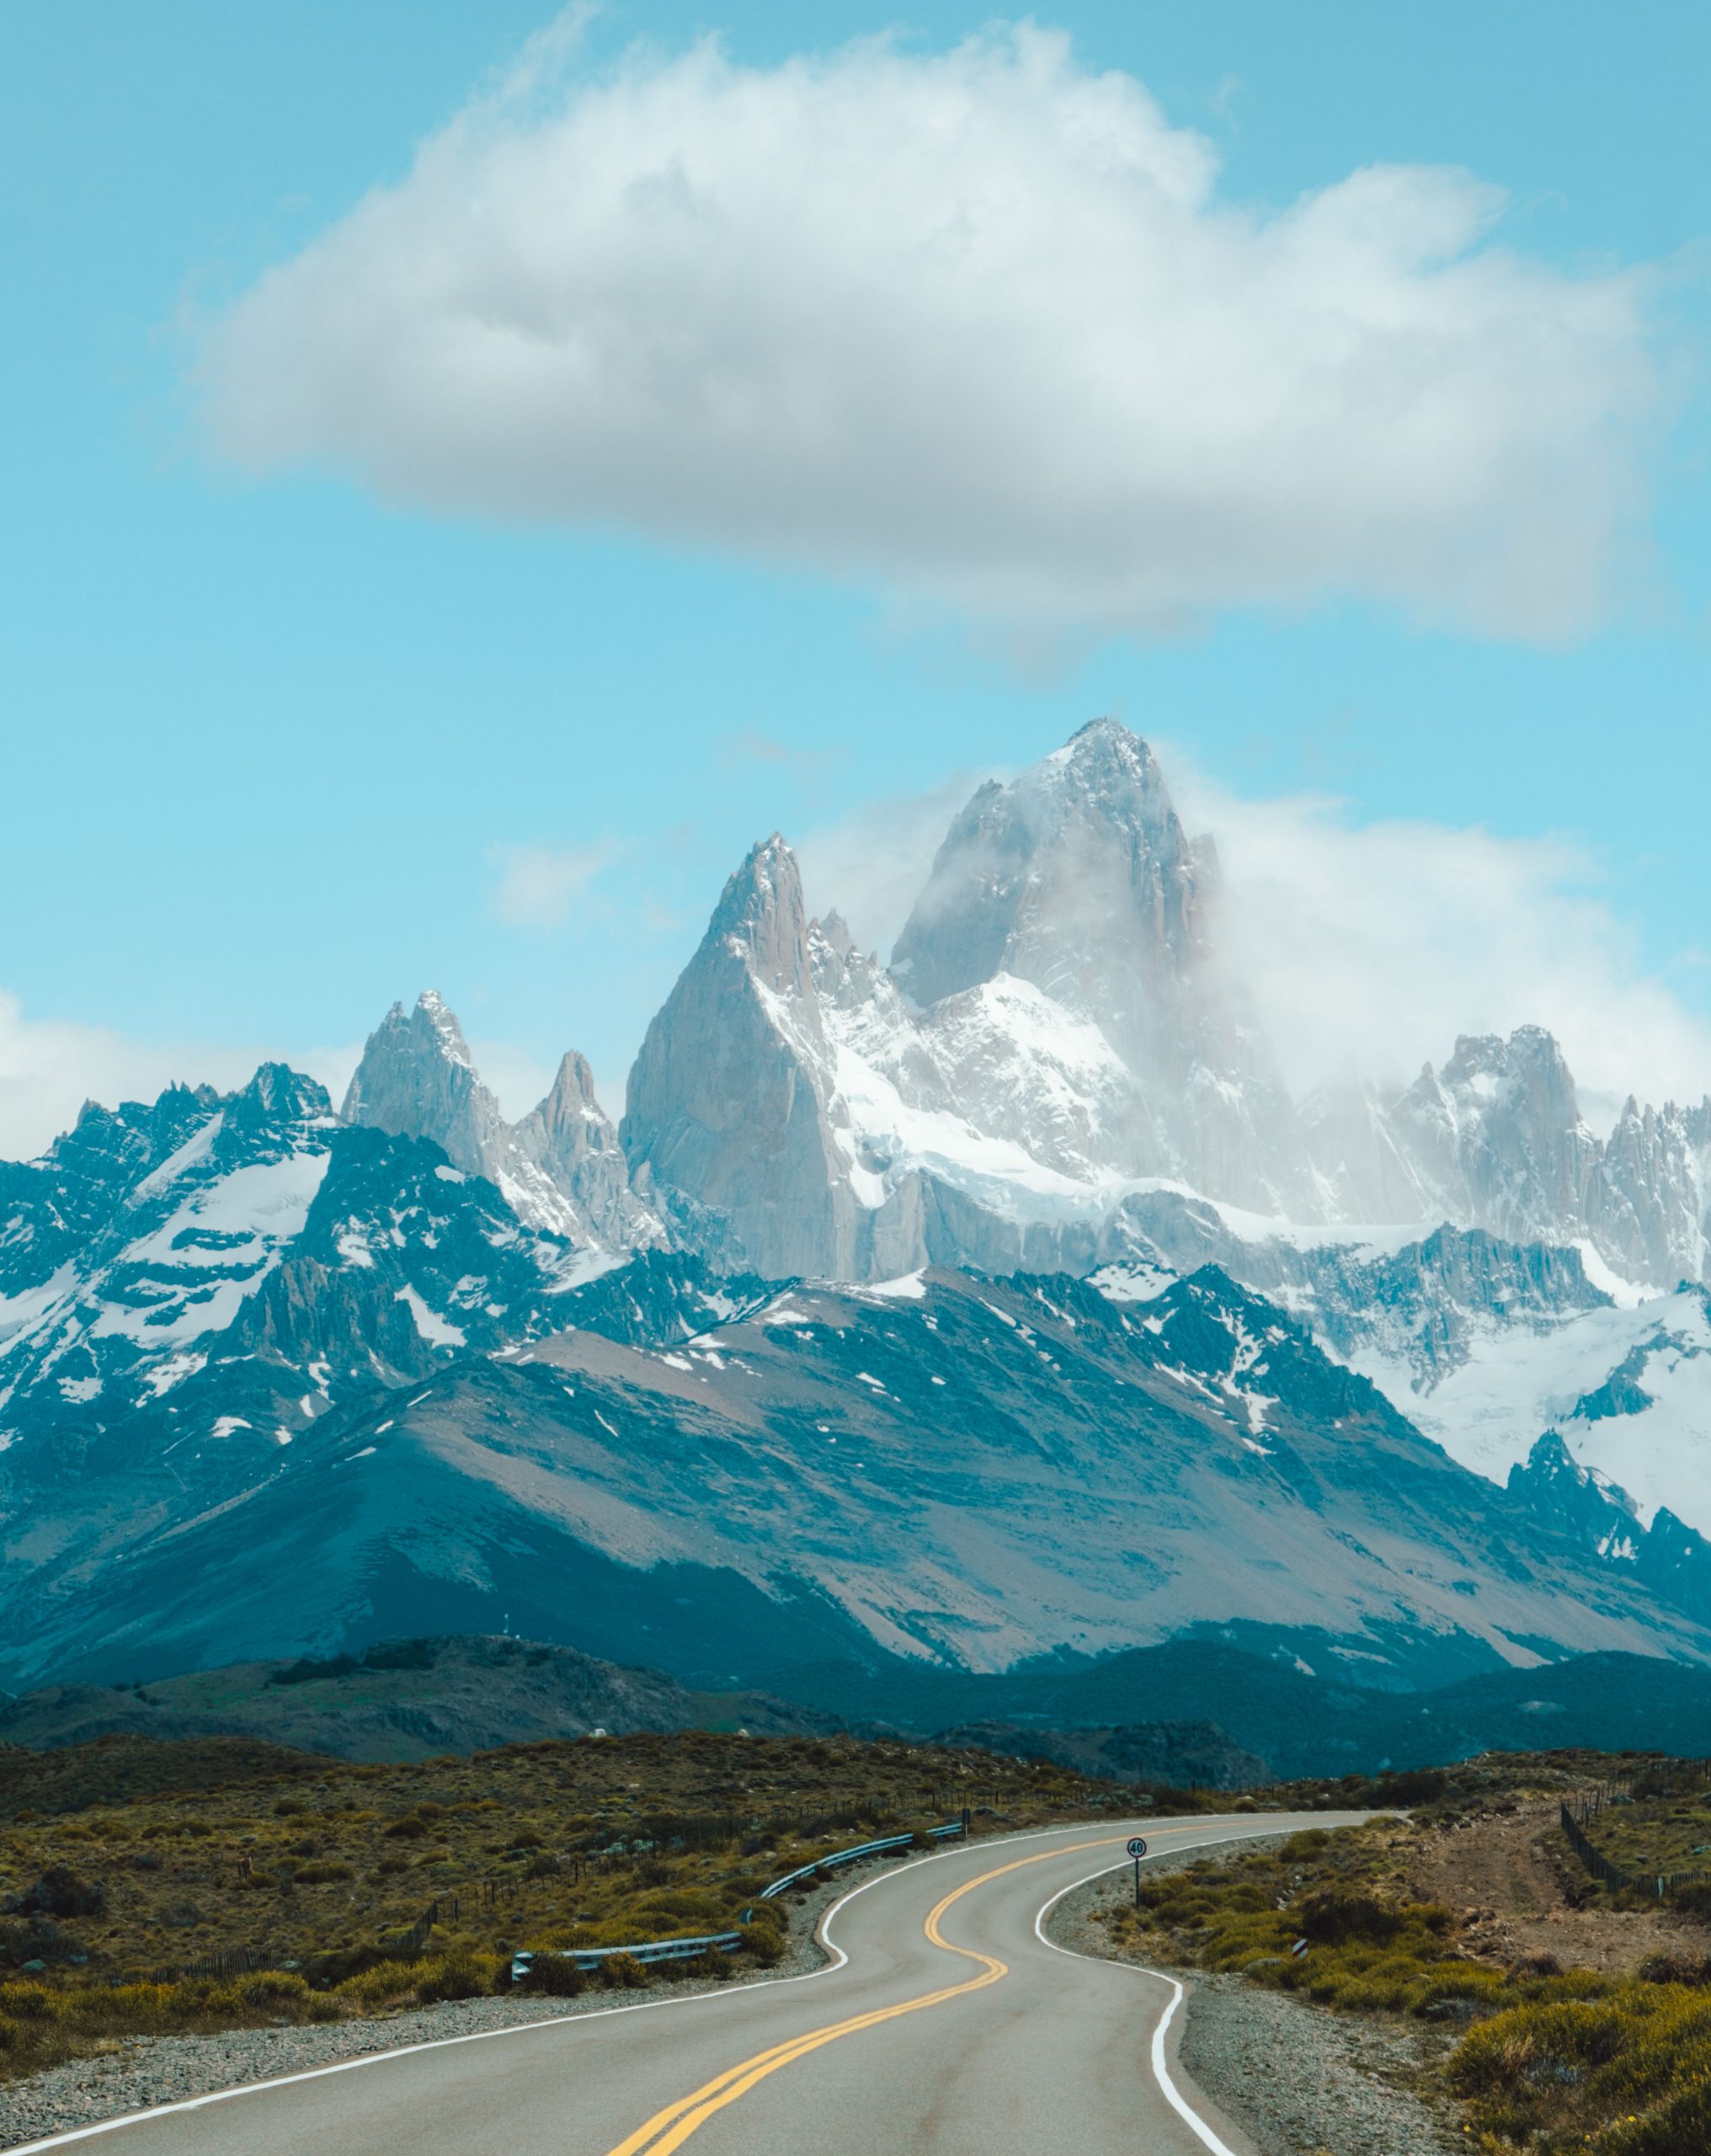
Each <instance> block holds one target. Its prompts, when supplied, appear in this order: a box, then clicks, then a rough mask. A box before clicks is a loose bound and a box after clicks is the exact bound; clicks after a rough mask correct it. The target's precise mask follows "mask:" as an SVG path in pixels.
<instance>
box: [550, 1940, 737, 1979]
mask: <svg viewBox="0 0 1711 2156" xmlns="http://www.w3.org/2000/svg"><path fill="white" fill-rule="evenodd" d="M742 1944H743V1935H742V1933H741V1932H740V1931H710V1932H707V1933H706V1934H705V1935H703V1936H702V1937H701V1938H700V1939H650V1940H646V1941H645V1942H644V1943H643V1944H642V1945H640V1946H582V1947H573V1948H568V1949H567V1950H566V1951H563V1952H562V1953H547V1954H544V1955H540V1954H530V1953H521V1954H514V1955H513V1956H511V1982H512V1983H514V1984H520V1983H522V1981H523V1979H524V1977H526V1976H527V1975H528V1973H529V1972H530V1970H531V1969H532V1968H533V1967H534V1966H535V1964H536V1961H542V1960H544V1961H574V1962H575V1964H576V1966H577V1967H578V1969H580V1970H581V1971H582V1972H583V1974H584V1976H591V1975H592V1974H593V1973H594V1972H595V1971H596V1970H597V1969H598V1968H599V1967H600V1964H601V1962H602V1961H616V1958H617V1957H618V1956H619V1955H621V1954H626V1955H627V1956H629V1958H630V1959H631V1961H693V1960H694V1959H695V1957H696V1955H698V1954H707V1953H720V1954H729V1953H733V1952H734V1951H735V1950H736V1949H737V1948H738V1947H739V1946H740V1945H742Z"/></svg>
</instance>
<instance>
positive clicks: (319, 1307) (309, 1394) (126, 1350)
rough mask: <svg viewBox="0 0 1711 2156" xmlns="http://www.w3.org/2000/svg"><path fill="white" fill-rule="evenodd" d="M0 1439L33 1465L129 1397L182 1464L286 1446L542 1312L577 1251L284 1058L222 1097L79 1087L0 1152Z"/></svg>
mask: <svg viewBox="0 0 1711 2156" xmlns="http://www.w3.org/2000/svg"><path fill="white" fill-rule="evenodd" d="M0 1205H3V1208H4V1214H3V1217H4V1220H5V1225H4V1229H3V1231H0V1453H3V1452H5V1451H6V1450H7V1449H8V1448H10V1447H12V1446H13V1445H18V1446H19V1450H20V1452H24V1451H27V1452H29V1454H30V1455H31V1464H32V1465H33V1466H34V1465H36V1464H37V1462H38V1458H39V1455H40V1453H41V1451H42V1449H43V1448H44V1447H45V1448H46V1449H47V1451H48V1452H49V1454H51V1455H52V1456H53V1457H55V1458H57V1459H61V1460H65V1459H67V1458H75V1457H77V1456H81V1454H82V1452H83V1450H84V1449H87V1448H88V1446H90V1445H92V1444H108V1445H109V1446H110V1445H111V1444H113V1443H115V1442H117V1441H118V1439H117V1433H120V1432H122V1431H124V1430H125V1429H126V1428H133V1427H137V1425H138V1417H142V1418H143V1420H144V1422H148V1426H149V1428H152V1429H153V1430H154V1431H155V1432H156V1433H157V1435H159V1436H162V1437H163V1439H164V1440H165V1441H167V1442H169V1443H170V1444H171V1446H172V1448H173V1453H174V1456H175V1459H176V1460H177V1463H178V1466H179V1468H180V1469H183V1468H187V1467H189V1465H191V1464H192V1463H193V1462H194V1461H195V1460H198V1459H200V1458H201V1457H202V1455H203V1454H205V1452H206V1451H207V1450H208V1449H209V1448H211V1447H212V1448H215V1449H223V1450H224V1451H226V1452H227V1453H229V1452H231V1451H232V1450H234V1449H237V1450H240V1451H242V1450H244V1449H249V1448H254V1447H257V1446H260V1447H263V1448H272V1447H275V1446H276V1445H279V1444H288V1443H290V1440H291V1439H292V1438H293V1437H294V1436H296V1435H297V1434H299V1433H301V1431H302V1430H303V1429H304V1428H306V1427H307V1426H308V1425H309V1424H310V1423H312V1422H313V1421H314V1420H315V1419H316V1418H317V1417H318V1416H319V1415H321V1414H323V1413H324V1412H326V1411H327V1410H328V1407H329V1406H332V1405H333V1404H334V1403H335V1402H337V1401H345V1400H349V1399H350V1398H352V1397H354V1396H355V1395H356V1394H358V1393H368V1392H371V1391H373V1390H376V1387H378V1386H382V1385H390V1384H396V1383H398V1382H400V1381H402V1380H406V1379H410V1378H413V1377H416V1376H419V1375H421V1374H423V1373H424V1372H425V1371H427V1370H429V1369H434V1368H435V1367H437V1366H438V1365H439V1364H440V1363H443V1362H444V1361H445V1359H446V1358H448V1357H449V1356H450V1355H451V1354H453V1353H461V1352H464V1351H466V1350H471V1349H474V1350H477V1351H488V1352H491V1351H493V1350H494V1349H497V1348H500V1347H502V1346H504V1345H506V1344H508V1343H509V1344H514V1343H515V1342H519V1341H521V1340H525V1339H526V1338H528V1337H530V1335H531V1334H532V1333H535V1332H539V1331H546V1330H548V1329H550V1328H551V1326H552V1325H554V1324H556V1323H557V1322H558V1319H557V1309H558V1307H559V1305H558V1302H557V1298H559V1297H560V1296H562V1294H563V1293H564V1292H565V1291H566V1290H567V1289H568V1288H570V1287H571V1286H572V1285H573V1283H574V1282H575V1281H576V1280H577V1279H578V1278H580V1277H582V1274H583V1272H584V1270H585V1269H586V1268H585V1263H584V1255H583V1253H580V1252H578V1251H577V1250H576V1249H575V1248H573V1246H569V1245H568V1244H567V1243H565V1242H564V1241H562V1240H561V1239H559V1238H557V1237H553V1236H550V1235H545V1234H542V1233H541V1232H539V1231H536V1230H531V1229H530V1228H529V1227H527V1226H526V1225H525V1224H524V1223H522V1222H521V1221H520V1220H519V1219H518V1218H517V1217H516V1215H515V1214H514V1212H513V1211H512V1209H510V1207H509V1206H508V1205H507V1204H506V1203H505V1202H504V1198H503V1197H502V1196H501V1195H500V1193H498V1191H497V1190H496V1189H495V1188H494V1187H493V1185H492V1184H491V1183H489V1182H486V1181H484V1180H482V1179H479V1178H477V1177H473V1176H470V1175H467V1174H466V1173H465V1172H464V1171H462V1170H461V1169H459V1168H456V1167H454V1166H451V1164H450V1162H449V1161H448V1160H447V1159H446V1156H445V1152H444V1151H443V1150H441V1149H440V1147H439V1146H438V1145H433V1144H431V1143H424V1142H422V1141H419V1140H417V1139H408V1138H395V1137H391V1136H388V1135H386V1134H383V1133H381V1132H380V1131H378V1130H369V1129H360V1128H356V1127H354V1126H351V1125H349V1124H344V1123H340V1122H339V1121H338V1118H335V1117H334V1115H333V1113H332V1109H331V1105H330V1103H329V1102H328V1097H327V1095H326V1093H325V1092H324V1091H322V1088H321V1087H320V1086H317V1084H315V1082H314V1081H312V1080H311V1079H307V1078H304V1077H301V1076H300V1075H297V1074H296V1073H295V1072H292V1071H290V1070H286V1069H285V1068H284V1067H283V1066H282V1065H278V1064H267V1065H263V1067H262V1068H261V1069H260V1070H259V1071H257V1073H256V1075H255V1076H254V1077H253V1079H252V1080H251V1081H250V1083H249V1084H248V1086H245V1087H244V1088H243V1091H240V1092H237V1093H233V1094H230V1095H226V1096H223V1097H222V1096H221V1095H218V1094H216V1093H215V1092H213V1091H211V1090H210V1089H209V1088H206V1087H203V1088H201V1089H200V1090H198V1091H189V1089H187V1088H184V1087H182V1086H178V1087H173V1088H171V1089H170V1090H168V1091H167V1092H166V1093H163V1095H162V1096H161V1097H160V1099H159V1100H158V1101H157V1102H156V1103H155V1104H154V1106H153V1107H151V1108H143V1107H138V1106H136V1104H135V1103H130V1104H127V1105H125V1107H120V1108H119V1109H118V1110H116V1111H112V1112H109V1111H108V1110H106V1109H103V1108H99V1107H93V1105H92V1106H90V1107H86V1108H85V1109H84V1111H83V1115H82V1116H81V1118H79V1120H78V1122H77V1127H76V1129H74V1130H72V1132H71V1133H69V1134H67V1136H66V1137H64V1138H61V1139H59V1140H58V1141H57V1142H56V1144H55V1145H53V1146H52V1147H51V1148H50V1150H48V1152H47V1153H46V1154H45V1155H43V1156H42V1158H41V1159H40V1160H39V1161H30V1162H27V1163H23V1164H19V1165H12V1164H8V1165H7V1166H5V1167H4V1168H3V1169H0ZM151 1410H157V1411H158V1412H157V1414H156V1415H155V1416H154V1417H153V1419H152V1421H150V1419H149V1416H148V1413H147V1411H151ZM26 1438H29V1439H31V1440H34V1441H36V1442H34V1443H32V1444H30V1445H29V1446H28V1447H26V1446H24V1445H23V1444H21V1441H22V1440H24V1439H26ZM142 1443H143V1447H144V1449H145V1450H147V1449H150V1448H151V1447H152V1444H153V1440H152V1439H149V1438H145V1439H143V1440H142Z"/></svg>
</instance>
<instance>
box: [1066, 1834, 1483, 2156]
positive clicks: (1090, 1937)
mask: <svg viewBox="0 0 1711 2156" xmlns="http://www.w3.org/2000/svg"><path fill="white" fill-rule="evenodd" d="M1283 1838H1284V1837H1282V1836H1281V1835H1280V1836H1278V1837H1277V1840H1278V1841H1282V1839H1283ZM1270 1840H1271V1838H1269V1837H1267V1838H1266V1839H1265V1840H1256V1841H1249V1842H1245V1843H1244V1844H1242V1847H1243V1849H1245V1850H1252V1849H1255V1848H1262V1847H1265V1846H1266V1845H1267V1844H1268V1843H1269V1842H1270ZM1206 1854H1207V1851H1205V1850H1203V1849H1192V1850H1185V1851H1182V1852H1181V1853H1180V1854H1173V1855H1171V1856H1166V1857H1160V1858H1158V1859H1156V1860H1151V1861H1149V1865H1148V1869H1149V1870H1165V1869H1167V1868H1168V1869H1175V1868H1177V1867H1178V1866H1180V1865H1186V1864H1189V1863H1193V1862H1196V1861H1197V1860H1201V1859H1202V1858H1203V1857H1204V1856H1205V1855H1206ZM1129 1891H1130V1889H1129V1874H1128V1872H1127V1869H1126V1868H1125V1870H1123V1871H1122V1872H1120V1873H1117V1874H1115V1875H1107V1876H1103V1877H1101V1878H1099V1879H1096V1880H1093V1881H1090V1882H1089V1883H1088V1884H1087V1885H1086V1886H1085V1887H1078V1888H1077V1889H1076V1890H1075V1891H1074V1892H1073V1893H1071V1894H1069V1895H1066V1896H1065V1897H1064V1898H1063V1901H1062V1902H1060V1903H1058V1905H1057V1907H1056V1908H1054V1909H1053V1912H1052V1914H1051V1917H1050V1918H1049V1919H1048V1920H1047V1925H1046V1931H1047V1937H1048V1938H1050V1939H1051V1940H1052V1941H1053V1944H1054V1945H1059V1946H1063V1947H1066V1948H1068V1949H1069V1951H1071V1952H1072V1953H1078V1954H1086V1955H1090V1956H1093V1957H1095V1958H1096V1959H1099V1960H1103V1961H1113V1960H1114V1961H1124V1960H1126V1959H1127V1957H1126V1956H1122V1955H1119V1954H1114V1953H1113V1952H1112V1949H1111V1935H1110V1933H1109V1931H1108V1929H1106V1924H1104V1922H1103V1921H1102V1919H1103V1917H1104V1914H1105V1913H1106V1912H1107V1911H1109V1910H1111V1909H1112V1908H1116V1907H1117V1906H1118V1905H1119V1904H1121V1903H1122V1901H1123V1900H1124V1898H1125V1897H1126V1896H1127V1894H1128V1892H1129ZM1169 1973H1170V1974H1171V1975H1172V1976H1174V1977H1176V1979H1177V1981H1178V1982H1179V1983H1181V1984H1182V1985H1183V1986H1184V1987H1185V1988H1186V1993H1187V1998H1186V2002H1185V2005H1184V2008H1183V2009H1182V2012H1181V2014H1179V2015H1178V2024H1179V2028H1178V2031H1177V2032H1176V2036H1177V2041H1176V2050H1175V2056H1176V2060H1177V2061H1178V2062H1179V2063H1180V2067H1181V2077H1182V2078H1183V2079H1185V2080H1186V2081H1187V2082H1189V2083H1191V2084H1192V2091H1191V2090H1189V2089H1185V2090H1184V2094H1185V2095H1187V2096H1188V2097H1189V2100H1191V2101H1192V2100H1193V2099H1194V2094H1195V2093H1198V2094H1200V2095H1203V2096H1204V2097H1205V2098H1206V2100H1207V2111H1208V2115H1209V2116H1211V2117H1212V2119H1213V2123H1214V2124H1216V2122H1217V2118H1216V2115H1217V2114H1218V2113H1219V2112H1222V2113H1223V2115H1224V2116H1227V2117H1228V2118H1229V2120H1230V2121H1233V2123H1234V2125H1235V2126H1236V2127H1237V2128H1238V2129H1239V2132H1240V2133H1241V2134H1242V2135H1243V2136H1244V2137H1245V2138H1246V2140H1247V2141H1248V2142H1249V2143H1250V2145H1251V2146H1252V2147H1253V2148H1255V2149H1257V2150H1258V2151H1259V2152H1260V2156H1446V2152H1447V2151H1449V2150H1451V2149H1465V2148H1466V2145H1467V2143H1466V2139H1465V2137H1464V2136H1463V2134H1462V2133H1461V2132H1460V2131H1459V2128H1458V2125H1457V2123H1456V2121H1453V2120H1452V2118H1451V2117H1450V2116H1449V2113H1448V2111H1447V2107H1444V2106H1441V2105H1434V2104H1431V2103H1430V2102H1428V2101H1427V2100H1426V2099H1425V2098H1423V2097H1422V2096H1421V2095H1419V2094H1418V2093H1417V2091H1416V2089H1415V2086H1414V2085H1413V2084H1415V2082H1416V2081H1417V2080H1418V2079H1419V2078H1420V2075H1421V2066H1422V2064H1423V2063H1424V2062H1423V2058H1422V2047H1425V2046H1427V2045H1430V2044H1432V2043H1435V2042H1437V2041H1441V2039H1440V2038H1439V2036H1437V2034H1436V2032H1435V2031H1415V2030H1414V2029H1411V2028H1410V2027H1408V2026H1407V2025H1402V2024H1400V2023H1398V2022H1395V2021H1392V2020H1377V2019H1375V2018H1373V2017H1365V2016H1363V2017H1362V2018H1361V2019H1359V2020H1356V2019H1355V2018H1354V2017H1352V2016H1346V2015H1335V2014H1332V2013H1330V2011H1328V2010H1327V2009H1324V2008H1321V2007H1316V2006H1310V2005H1308V2004H1304V2003H1303V2001H1301V2000H1299V1999H1291V1998H1288V1997H1287V1996H1285V1995H1284V1994H1282V1993H1277V1992H1270V1991H1266V1990H1262V1989H1261V1988H1260V1987H1259V1986H1258V1985H1256V1984H1251V1983H1245V1982H1244V1981H1243V1979H1242V1978H1241V1977H1218V1976H1205V1975H1202V1974H1201V1973H1199V1972H1196V1971H1192V1970H1186V1969H1172V1970H1171V1971H1170V1972H1169Z"/></svg>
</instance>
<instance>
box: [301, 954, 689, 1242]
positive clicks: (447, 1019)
mask: <svg viewBox="0 0 1711 2156" xmlns="http://www.w3.org/2000/svg"><path fill="white" fill-rule="evenodd" d="M344 1120H345V1121H346V1122H347V1123H363V1124H366V1125H369V1126H370V1127H371V1128H373V1129H378V1130H384V1131H386V1132H389V1133H390V1134H392V1136H394V1137H397V1138H428V1139H432V1140H433V1141H434V1144H435V1145H438V1146H440V1148H441V1150H443V1151H444V1152H445V1155H446V1157H447V1158H448V1159H449V1160H450V1161H452V1162H453V1164H454V1165H455V1166H457V1167H460V1168H461V1169H462V1170H463V1171H465V1173H466V1174H468V1175H479V1176H485V1177H488V1180H489V1181H490V1182H495V1183H497V1184H498V1187H499V1188H500V1190H501V1191H502V1192H503V1193H504V1197H505V1199H506V1201H507V1203H509V1205H510V1206H511V1207H512V1208H513V1209H514V1211H515V1212H516V1213H517V1214H518V1216H519V1217H520V1219H523V1220H525V1221H526V1222H527V1223H528V1224H529V1225H530V1226H531V1227H536V1228H544V1229H546V1230H547V1231H548V1232H549V1233H550V1234H552V1235H563V1236H565V1237H566V1238H568V1240H569V1241H571V1242H573V1243H576V1244H578V1245H582V1244H595V1245H598V1246H601V1247H603V1248H612V1249H633V1248H643V1247H648V1246H651V1245H653V1244H654V1243H656V1242H658V1240H659V1238H660V1228H659V1224H658V1220H657V1219H655V1217H654V1215H653V1212H652V1210H651V1209H650V1208H649V1207H648V1205H647V1204H645V1203H643V1202H642V1200H640V1199H639V1198H637V1197H636V1195H635V1193H633V1192H632V1190H631V1188H630V1178H629V1173H628V1170H627V1168H626V1165H625V1161H624V1155H623V1150H622V1148H621V1146H620V1145H619V1143H618V1137H617V1133H616V1131H615V1130H614V1129H613V1128H612V1125H611V1123H610V1120H609V1119H608V1118H607V1117H606V1116H605V1113H604V1112H603V1111H602V1110H601V1108H600V1103H599V1102H597V1101H596V1100H595V1098H594V1074H593V1072H592V1071H591V1070H589V1065H588V1062H587V1060H586V1059H585V1058H584V1057H583V1056H581V1055H578V1054H576V1052H575V1051H574V1050H573V1051H572V1052H571V1053H570V1054H568V1055H566V1056H565V1058H564V1059H563V1060H562V1062H561V1063H560V1065H559V1067H558V1075H557V1077H556V1078H555V1079H554V1081H553V1083H552V1087H551V1089H550V1090H549V1091H548V1092H547V1094H546V1098H545V1099H544V1100H542V1101H541V1103H540V1105H539V1106H538V1107H536V1108H534V1109H532V1110H531V1111H530V1113H529V1114H528V1115H526V1116H525V1117H524V1118H523V1120H522V1121H521V1122H520V1123H507V1122H506V1120H505V1118H504V1114H503V1113H502V1112H501V1110H500V1107H499V1104H498V1100H497V1099H496V1098H495V1097H494V1096H493V1094H492V1093H491V1092H489V1091H488V1088H487V1087H486V1086H484V1085H483V1084H482V1081H481V1078H480V1076H479V1075H478V1074H477V1070H476V1067H475V1059H474V1058H473V1057H472V1055H471V1054H470V1050H469V1043H468V1042H467V1041H466V1039H465V1038H464V1036H463V1029H462V1027H461V1026H460V1025H459V1024H458V1022H457V1019H456V1017H455V1015H454V1014H453V1012H452V1011H451V1010H450V1007H449V1006H448V1005H447V1004H446V1002H445V999H444V997H443V996H441V995H439V994H438V992H437V991H436V990H433V989H426V990H424V991H423V993H422V994H421V995H419V996H418V998H417V1000H416V1004H415V1007H414V1008H413V1010H410V1011H406V1010H405V1008H404V1006H403V1005H402V1003H395V1004H394V1005H393V1006H392V1009H391V1010H390V1011H388V1012H387V1013H386V1017H384V1018H383V1019H382V1020H381V1022H380V1024H379V1025H378V1026H377V1027H376V1028H375V1030H374V1032H373V1033H371V1034H370V1036H369V1040H368V1045H367V1047H366V1048H365V1049H364V1051H363V1057H362V1061H361V1062H360V1064H359V1065H358V1066H357V1070H356V1075H355V1076H354V1078H353V1079H352V1080H351V1081H350V1090H349V1092H348V1093H347V1094H346V1095H345V1098H344Z"/></svg>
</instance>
